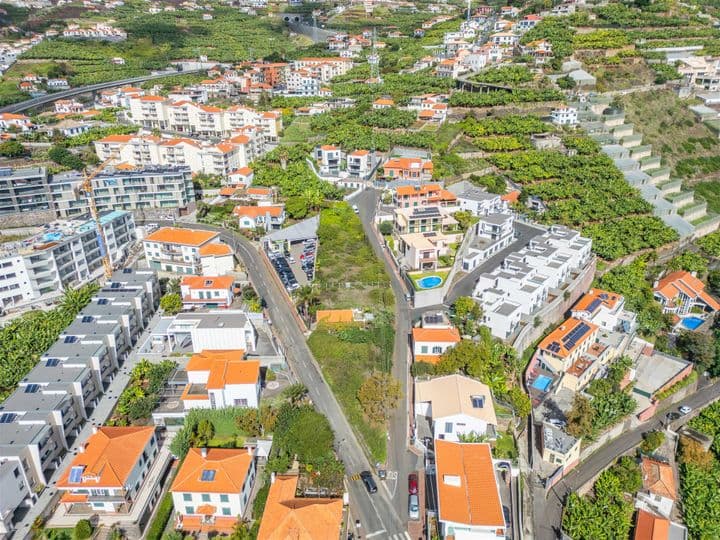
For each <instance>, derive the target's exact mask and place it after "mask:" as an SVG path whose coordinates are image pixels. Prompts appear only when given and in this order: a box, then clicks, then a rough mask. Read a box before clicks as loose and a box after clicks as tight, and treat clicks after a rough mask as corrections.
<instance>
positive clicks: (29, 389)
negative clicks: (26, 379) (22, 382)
mask: <svg viewBox="0 0 720 540" xmlns="http://www.w3.org/2000/svg"><path fill="white" fill-rule="evenodd" d="M38 390H40V385H39V384H28V385H27V386H26V387H25V393H26V394H34V393H35V392H37V391H38Z"/></svg>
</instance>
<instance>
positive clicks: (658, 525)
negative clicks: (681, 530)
mask: <svg viewBox="0 0 720 540" xmlns="http://www.w3.org/2000/svg"><path fill="white" fill-rule="evenodd" d="M669 535H670V520H667V519H665V518H662V517H659V516H656V515H654V514H651V513H650V512H646V511H645V510H638V513H637V520H636V521H635V536H633V538H634V540H668V539H669Z"/></svg>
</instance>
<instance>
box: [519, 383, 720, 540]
mask: <svg viewBox="0 0 720 540" xmlns="http://www.w3.org/2000/svg"><path fill="white" fill-rule="evenodd" d="M718 398H720V381H719V382H716V383H714V384H711V385H709V386H703V387H700V388H698V391H697V392H695V393H694V394H693V395H691V396H689V397H687V398H685V399H684V400H682V401H680V402H678V403H676V404H675V405H673V407H672V409H671V410H672V411H677V410H678V408H679V407H680V406H682V405H687V406H689V407H691V408H692V409H693V412H697V411H698V410H699V409H702V408H703V407H705V406H707V405H709V404H710V403H711V402H713V401H715V400H717V399H718ZM663 417H664V412H663V413H662V414H661V415H660V416H659V417H655V418H653V419H652V420H650V421H649V422H647V423H645V424H642V425H641V426H639V427H637V428H636V429H634V430H631V431H628V432H626V433H624V434H623V435H621V436H620V437H618V438H617V439H615V440H613V441H612V442H610V443H608V444H606V445H605V446H603V447H602V448H601V449H600V450H598V451H597V452H595V453H594V454H593V455H592V456H590V458H588V459H587V460H585V461H584V462H582V463H581V464H580V465H578V466H577V467H576V468H575V469H573V470H572V471H571V472H570V473H569V474H568V475H567V477H565V478H564V479H563V480H561V481H560V482H559V483H558V484H557V485H556V486H555V487H554V488H552V489H551V490H550V492H549V493H548V496H547V499H546V498H545V497H544V492H545V490H544V488H541V487H538V486H537V483H536V482H532V483H531V485H532V486H533V499H534V501H533V514H534V515H533V519H534V523H535V537H536V538H537V540H552V539H556V538H560V537H561V522H562V502H563V501H564V500H565V498H566V497H567V496H568V495H569V494H570V493H573V492H575V491H577V490H578V489H580V487H581V486H583V485H584V484H585V483H587V482H588V481H590V480H591V479H592V478H593V477H594V476H595V475H597V474H599V473H600V472H602V471H603V470H604V469H605V468H606V467H608V466H609V465H610V464H611V463H612V462H613V461H614V460H615V459H616V458H617V457H619V456H621V455H623V454H624V453H625V452H627V451H628V450H630V449H631V448H633V447H635V446H637V445H638V444H640V442H641V441H642V434H643V433H645V432H647V431H652V430H653V429H657V428H659V427H660V421H661V419H662V418H663ZM690 418H692V414H690V415H687V416H681V417H680V418H678V419H677V420H675V421H674V422H672V423H671V427H672V429H673V430H677V429H679V428H680V427H681V426H683V425H685V423H687V422H688V421H689V420H690Z"/></svg>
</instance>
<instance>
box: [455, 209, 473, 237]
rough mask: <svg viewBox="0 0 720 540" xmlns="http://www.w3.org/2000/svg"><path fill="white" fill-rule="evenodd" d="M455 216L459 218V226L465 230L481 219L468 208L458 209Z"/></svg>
mask: <svg viewBox="0 0 720 540" xmlns="http://www.w3.org/2000/svg"><path fill="white" fill-rule="evenodd" d="M453 217H454V218H455V219H456V220H457V222H458V227H460V230H461V231H463V232H465V231H467V230H468V229H469V228H470V227H472V226H473V225H474V224H475V223H477V221H478V219H479V218H477V217H476V216H474V215H473V214H472V212H469V211H467V210H458V211H457V212H455V213H454V214H453Z"/></svg>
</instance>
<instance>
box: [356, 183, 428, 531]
mask: <svg viewBox="0 0 720 540" xmlns="http://www.w3.org/2000/svg"><path fill="white" fill-rule="evenodd" d="M378 199H379V193H378V192H377V191H375V190H372V189H369V190H366V191H364V192H362V193H361V194H360V195H358V196H357V197H355V198H354V199H353V201H352V202H353V203H355V204H357V206H358V210H359V211H360V220H361V221H362V224H363V228H364V229H365V236H366V237H367V238H368V241H369V242H370V245H371V246H372V248H373V250H374V251H375V254H376V255H377V256H378V257H379V258H380V259H381V260H382V261H383V262H384V263H385V268H386V270H387V272H388V274H389V275H390V285H391V287H392V290H393V294H394V296H395V343H394V350H393V368H392V374H393V376H394V377H395V378H396V379H397V380H398V381H400V387H401V390H402V399H401V400H400V404H399V405H398V407H397V408H396V409H395V411H394V412H393V415H392V416H391V418H390V425H389V429H388V434H389V436H390V437H389V439H388V448H387V468H388V471H393V473H397V476H396V481H395V483H394V484H393V483H392V482H390V483H389V484H388V485H389V487H390V490H391V491H394V497H393V504H394V505H395V508H396V510H397V512H398V514H399V515H400V517H401V519H402V520H403V521H407V519H408V515H407V511H408V493H407V477H408V475H409V474H410V473H411V472H413V471H416V470H418V468H419V467H421V466H422V458H419V457H418V456H417V455H416V454H414V453H412V452H410V451H409V450H408V449H407V446H408V443H409V438H408V436H409V433H408V422H409V416H408V407H409V403H408V390H409V389H408V370H409V367H410V366H409V352H410V345H409V341H408V340H409V335H410V328H411V327H412V311H411V308H410V305H409V304H408V302H407V301H406V300H405V294H406V292H407V291H406V289H405V285H404V284H403V282H402V281H401V280H400V278H399V277H398V275H397V274H396V273H395V271H394V268H393V264H392V263H391V262H390V260H389V258H388V253H387V252H386V249H385V247H384V246H383V245H382V244H381V243H380V240H379V239H378V237H377V235H376V234H375V231H374V229H373V225H372V221H373V218H374V216H375V209H376V207H377V203H378Z"/></svg>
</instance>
